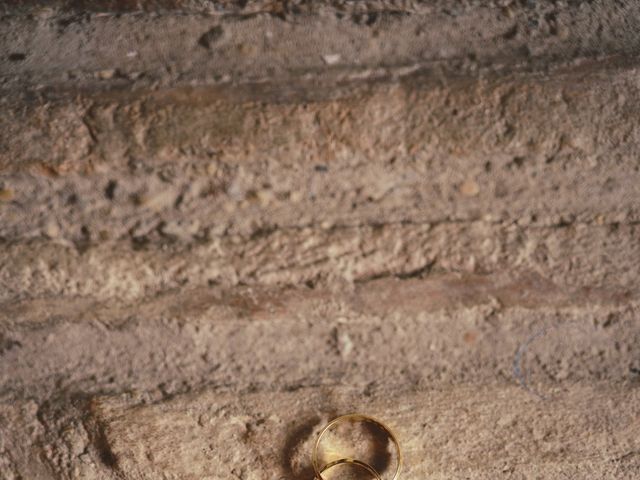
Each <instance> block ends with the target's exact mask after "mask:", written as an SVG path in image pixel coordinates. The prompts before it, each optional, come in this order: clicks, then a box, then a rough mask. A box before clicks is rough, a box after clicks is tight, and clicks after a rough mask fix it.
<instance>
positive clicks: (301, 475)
mask: <svg viewBox="0 0 640 480" xmlns="http://www.w3.org/2000/svg"><path fill="white" fill-rule="evenodd" d="M320 421H321V419H320V417H318V416H313V417H310V418H309V419H308V420H306V421H305V422H304V423H302V424H300V425H298V426H297V427H296V428H295V429H294V430H293V431H292V432H291V433H290V434H289V435H288V436H287V439H286V441H285V444H284V448H283V452H282V459H281V465H282V467H283V470H284V471H286V472H287V474H288V476H289V478H290V479H291V480H314V479H315V478H316V477H315V472H314V470H313V466H312V465H311V462H309V464H308V465H307V466H305V467H304V468H303V469H301V470H300V471H299V472H298V473H297V474H296V472H294V470H293V465H292V464H291V453H292V452H295V451H297V450H298V447H299V446H300V445H301V444H302V443H304V442H305V441H307V440H308V439H309V437H310V436H311V435H312V434H313V431H314V428H315V427H316V425H317V424H318V423H319V422H320ZM363 427H364V428H365V429H366V431H367V434H369V435H371V437H372V439H373V442H372V444H373V449H374V450H373V461H372V462H371V467H373V468H374V469H375V470H376V471H377V472H379V473H380V474H382V473H384V472H385V471H386V470H387V469H388V468H389V465H390V464H391V457H392V456H391V453H390V452H389V449H388V446H389V440H390V439H389V436H388V434H387V433H386V432H385V431H384V430H381V429H380V428H379V427H376V426H375V425H374V424H372V423H368V422H365V423H364V424H363ZM282 480H285V479H282Z"/></svg>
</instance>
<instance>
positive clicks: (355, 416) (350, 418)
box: [311, 413, 402, 480]
mask: <svg viewBox="0 0 640 480" xmlns="http://www.w3.org/2000/svg"><path fill="white" fill-rule="evenodd" d="M342 422H368V423H372V424H374V425H375V426H376V427H377V428H379V429H380V430H383V431H384V432H385V433H386V434H387V436H388V437H389V439H390V440H391V442H392V443H393V445H394V446H395V449H396V470H395V473H394V474H393V477H392V479H391V480H397V479H398V475H400V469H401V467H402V451H401V450H400V444H399V443H398V439H397V438H396V436H395V434H394V433H393V431H392V430H391V429H390V428H389V427H387V426H386V425H385V424H384V423H382V422H381V421H379V420H376V419H375V418H372V417H369V416H367V415H361V414H359V413H351V414H349V415H342V416H341V417H338V418H335V419H334V420H332V421H331V422H329V423H328V424H327V426H326V427H324V428H323V429H322V431H321V432H320V434H319V435H318V438H317V439H316V443H315V445H314V447H313V452H312V455H311V463H312V464H313V471H314V472H315V475H316V479H317V480H325V478H324V477H323V476H322V473H323V472H325V471H326V470H328V469H330V468H332V467H334V466H337V465H342V464H351V465H356V466H358V467H359V468H362V469H364V470H366V471H368V472H369V473H370V474H371V475H372V476H373V478H375V479H376V480H382V477H381V476H380V474H379V473H378V472H377V471H376V469H374V468H373V467H372V466H371V465H369V464H368V463H365V462H362V461H360V460H355V459H353V458H341V459H339V460H335V461H332V462H330V463H327V464H325V465H323V466H322V467H320V462H319V459H318V450H319V447H320V442H321V441H322V437H324V435H325V434H326V433H327V432H328V431H329V430H331V428H332V427H334V426H335V425H336V424H338V423H342Z"/></svg>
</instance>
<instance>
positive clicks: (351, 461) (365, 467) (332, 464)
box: [320, 458, 382, 480]
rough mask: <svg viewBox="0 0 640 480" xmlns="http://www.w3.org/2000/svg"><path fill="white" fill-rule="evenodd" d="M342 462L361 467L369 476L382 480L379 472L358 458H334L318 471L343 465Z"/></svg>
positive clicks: (322, 471)
mask: <svg viewBox="0 0 640 480" xmlns="http://www.w3.org/2000/svg"><path fill="white" fill-rule="evenodd" d="M344 464H349V465H356V466H357V467H358V468H361V469H363V470H366V471H367V472H369V473H370V474H371V476H372V477H373V478H375V479H376V480H382V478H381V477H380V474H379V473H378V472H376V469H375V468H373V467H372V466H371V465H369V464H368V463H365V462H361V461H360V460H354V459H353V458H341V459H340V460H335V461H333V462H330V463H327V464H326V465H325V466H324V467H322V470H321V471H320V473H321V474H322V473H324V472H326V471H327V470H329V469H330V468H333V467H335V466H337V465H344Z"/></svg>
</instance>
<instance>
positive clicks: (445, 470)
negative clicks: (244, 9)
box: [84, 384, 640, 480]
mask: <svg viewBox="0 0 640 480" xmlns="http://www.w3.org/2000/svg"><path fill="white" fill-rule="evenodd" d="M638 395H639V391H638V389H637V388H635V389H634V388H625V387H620V386H615V385H607V384H600V385H593V386H586V385H577V386H574V387H573V388H572V389H570V390H568V391H563V392H559V393H558V395H557V397H556V398H555V399H554V400H553V401H549V402H542V401H539V400H537V399H535V398H532V397H531V396H530V395H528V393H527V392H525V391H523V390H521V389H518V388H517V387H506V386H493V387H479V388H445V389H442V390H438V391H430V390H427V391H419V392H402V391H392V390H389V391H385V392H383V393H381V394H380V395H376V396H373V397H363V396H362V394H361V393H360V392H358V391H351V390H349V389H348V388H313V389H301V390H298V391H295V392H291V393H277V394H276V393H255V394H248V395H243V396H242V397H241V398H238V397H237V396H236V395H232V394H230V395H220V394H216V393H209V392H204V393H201V394H193V395H185V396H180V397H176V398H174V399H171V400H168V401H164V402H161V403H158V404H153V405H140V406H132V407H127V406H126V401H125V402H124V403H121V402H120V401H119V400H118V399H116V398H113V399H109V398H102V399H99V400H98V399H97V400H95V401H94V402H93V404H92V412H93V415H94V418H95V419H96V421H97V424H98V425H99V426H100V428H101V429H102V431H103V432H104V440H105V443H104V444H103V445H102V448H104V449H106V450H107V451H108V454H109V458H111V459H112V461H113V463H112V467H113V469H114V470H115V472H117V475H121V476H122V478H125V479H127V480H134V479H135V480H137V479H142V478H151V477H157V476H164V477H165V478H180V479H184V480H189V479H194V480H195V479H198V480H200V479H204V478H207V479H216V478H229V477H230V476H233V475H234V474H237V475H240V476H241V478H244V479H247V480H250V479H256V480H257V479H267V478H310V474H311V471H310V465H309V457H310V452H311V448H312V445H313V441H314V439H315V437H316V435H317V433H318V431H319V429H320V428H321V427H322V426H323V424H324V423H325V422H327V421H328V420H329V419H330V418H332V417H334V416H336V415H338V414H343V413H348V412H354V411H355V412H362V413H367V414H370V415H374V416H375V417H378V418H380V419H382V420H383V421H385V422H387V423H388V424H389V425H391V426H392V428H393V429H395V430H396V432H397V435H398V438H399V440H400V443H401V445H402V448H403V450H404V454H405V468H404V472H403V477H404V478H416V479H417V478H434V479H445V478H451V476H460V475H464V476H465V478H470V479H493V478H496V477H498V476H501V475H505V474H510V475H516V476H518V475H519V476H522V477H527V478H528V477H529V476H532V475H543V476H544V478H546V479H550V480H551V479H560V478H566V477H567V476H569V477H572V478H578V477H579V478H586V477H594V476H597V477H608V478H614V477H615V478H633V476H634V475H635V474H636V473H637V472H639V471H640V457H639V456H638V448H640V444H639V443H638V441H639V440H638V439H639V438H640V435H639V433H640V432H639V428H640V425H639V424H638V414H639V411H638V405H640V397H639V396H638ZM84 468H85V469H86V470H88V471H90V468H91V467H89V466H87V467H84ZM390 468H391V466H390V467H389V469H390ZM234 472H235V473H234ZM634 472H635V473H634Z"/></svg>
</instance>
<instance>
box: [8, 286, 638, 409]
mask: <svg viewBox="0 0 640 480" xmlns="http://www.w3.org/2000/svg"><path fill="white" fill-rule="evenodd" d="M637 303H638V299H631V298H627V299H620V298H618V299H616V296H615V293H614V292H607V291H598V290H588V291H587V290H582V291H580V290H577V291H572V290H563V289H560V288H558V287H555V286H554V285H552V284H550V283H548V282H544V281H542V280H541V279H537V278H535V277H534V278H530V279H526V280H525V279H523V278H518V279H513V278H511V279H509V278H498V277H492V278H491V279H489V278H482V277H473V276H468V277H459V276H451V275H450V276H443V277H435V278H428V279H425V280H417V279H412V280H403V281H393V280H377V281H375V282H370V283H368V284H366V285H357V286H356V287H355V289H351V290H350V289H343V290H342V291H333V292H332V291H330V290H322V289H315V290H311V289H284V290H279V291H278V290H274V289H265V288H259V287H243V288H236V289H231V290H225V289H219V288H210V289H196V290H184V291H181V292H173V293H169V294H166V295H162V296H157V297H155V298H153V299H149V300H147V301H146V302H137V303H135V304H131V305H123V304H121V303H120V304H118V303H117V302H115V301H112V302H107V303H98V302H95V301H92V300H89V299H84V300H83V299H76V300H72V299H60V300H55V299H49V300H45V299H41V300H30V301H22V302H13V303H8V304H4V305H3V306H2V309H1V310H2V312H1V313H0V340H1V343H0V358H1V359H2V362H0V394H4V395H10V396H11V397H12V398H20V397H21V396H23V395H28V396H29V398H35V399H46V398H50V397H51V396H52V395H56V393H55V392H65V391H66V392H78V393H82V394H83V395H86V394H89V393H92V392H96V391H116V392H117V391H127V390H131V389H136V390H140V391H145V392H148V394H149V395H150V396H151V397H152V398H157V397H158V396H159V397H160V398H161V397H162V396H163V395H174V394H176V393H180V392H182V391H185V390H187V391H188V390H192V389H195V388H200V387H203V386H216V387H218V388H231V389H236V390H240V391H245V390H251V389H267V390H270V389H276V390H278V389H280V390H282V389H292V388H299V387H300V386H305V385H317V384H326V385H331V384H335V383H343V382H347V383H350V384H353V385H357V386H358V387H359V388H362V389H363V391H375V390H376V389H378V388H381V387H382V386H383V385H382V384H381V383H380V382H379V381H378V379H379V378H390V379H391V380H390V381H391V382H392V383H393V384H394V385H396V386H397V387H398V388H402V385H405V386H406V385H422V386H431V387H432V386H434V385H440V384H443V383H444V384H449V383H458V384H464V383H474V384H477V383H483V382H495V381H498V380H500V381H504V379H509V380H510V381H511V382H513V383H518V382H522V383H525V382H530V383H532V384H535V383H537V382H544V381H545V380H547V379H548V378H549V377H551V378H553V379H554V381H555V382H557V383H559V384H560V385H562V384H567V383H569V384H571V383H573V382H576V381H586V380H592V381H598V380H601V379H605V378H606V379H609V380H611V381H616V382H623V381H633V380H634V379H635V378H637V375H638V371H640V365H639V364H638V362H637V358H635V356H634V351H635V350H636V349H635V345H637V344H638V342H640V328H639V326H638V324H637V321H636V318H635V312H637V309H638V305H637ZM43 349H45V350H46V352H47V354H46V355H41V352H42V351H43ZM385 383H386V382H385Z"/></svg>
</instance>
